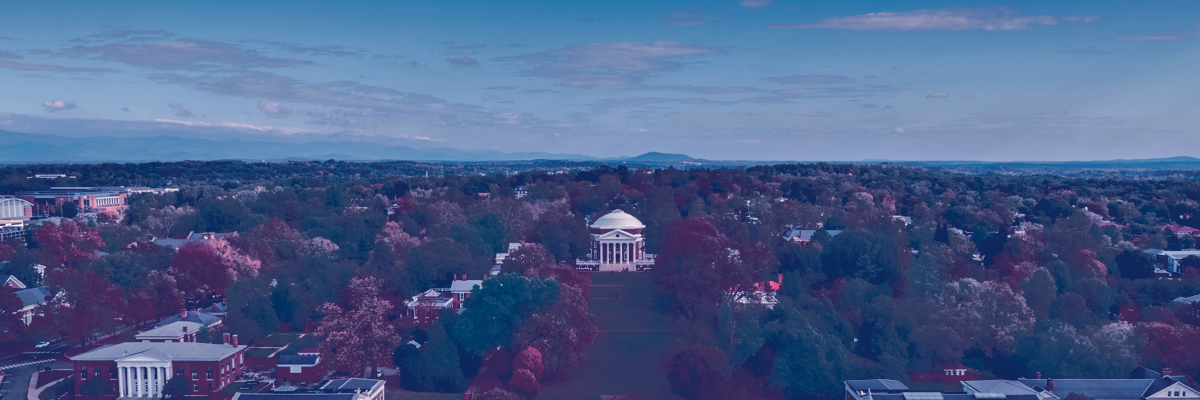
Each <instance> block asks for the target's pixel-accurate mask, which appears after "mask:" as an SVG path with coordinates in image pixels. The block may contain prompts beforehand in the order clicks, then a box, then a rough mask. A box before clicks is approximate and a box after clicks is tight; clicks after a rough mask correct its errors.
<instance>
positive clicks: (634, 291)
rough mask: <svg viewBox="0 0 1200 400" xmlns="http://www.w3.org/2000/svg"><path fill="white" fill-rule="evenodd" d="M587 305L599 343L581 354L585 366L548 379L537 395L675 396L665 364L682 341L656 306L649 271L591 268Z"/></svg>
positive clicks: (592, 397)
mask: <svg viewBox="0 0 1200 400" xmlns="http://www.w3.org/2000/svg"><path fill="white" fill-rule="evenodd" d="M616 295H620V298H617V296H616ZM589 309H590V310H591V312H592V314H595V315H596V328H597V329H599V331H600V333H599V335H597V337H596V342H595V343H593V344H592V345H591V347H589V348H588V349H587V350H586V351H585V352H584V353H583V365H581V366H579V367H577V368H573V369H571V370H568V371H565V372H566V373H565V376H560V377H555V376H550V377H547V378H548V379H547V380H546V381H545V382H543V383H542V394H541V396H539V398H540V399H552V400H553V399H576V400H580V399H586V400H599V399H600V396H605V395H634V396H636V397H637V398H641V399H674V398H677V397H675V396H674V395H673V394H671V385H670V383H668V382H667V371H666V368H664V367H663V365H664V364H665V362H666V360H667V359H669V358H670V357H671V356H672V355H674V354H675V353H676V351H677V350H678V348H679V347H680V344H678V340H677V339H676V337H675V334H674V333H672V332H671V331H670V330H669V329H668V324H667V319H666V318H667V317H665V316H663V315H661V314H659V313H658V312H657V311H656V310H655V307H654V300H653V294H652V292H651V288H650V274H649V273H644V272H617V273H612V272H593V273H592V301H591V305H590V307H589Z"/></svg>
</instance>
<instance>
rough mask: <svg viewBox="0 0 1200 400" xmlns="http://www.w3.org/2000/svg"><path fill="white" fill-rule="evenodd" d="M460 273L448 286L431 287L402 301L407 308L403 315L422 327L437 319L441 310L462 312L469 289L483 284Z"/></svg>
mask: <svg viewBox="0 0 1200 400" xmlns="http://www.w3.org/2000/svg"><path fill="white" fill-rule="evenodd" d="M466 278H467V276H466V275H462V279H461V280H460V279H459V277H458V276H455V279H454V281H453V282H450V287H448V288H433V289H429V290H426V291H424V292H421V293H420V294H417V295H416V296H413V297H412V298H411V299H409V300H405V301H404V306H405V308H407V309H408V312H407V314H405V317H406V318H408V319H409V321H412V322H414V323H416V324H417V326H419V327H421V328H422V329H424V328H425V327H428V326H429V324H431V323H433V320H435V319H437V317H438V312H439V311H441V310H454V311H456V312H458V313H462V310H463V303H465V302H466V301H467V298H469V297H471V290H472V289H474V288H476V287H479V286H480V285H482V284H483V281H482V280H468V279H466Z"/></svg>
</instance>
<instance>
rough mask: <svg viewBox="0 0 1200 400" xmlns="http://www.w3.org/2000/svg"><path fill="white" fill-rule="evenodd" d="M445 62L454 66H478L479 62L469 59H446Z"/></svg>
mask: <svg viewBox="0 0 1200 400" xmlns="http://www.w3.org/2000/svg"><path fill="white" fill-rule="evenodd" d="M446 62H448V63H451V64H454V65H478V64H479V60H476V59H474V58H471V57H459V58H447V59H446Z"/></svg>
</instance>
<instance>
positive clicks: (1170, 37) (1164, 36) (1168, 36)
mask: <svg viewBox="0 0 1200 400" xmlns="http://www.w3.org/2000/svg"><path fill="white" fill-rule="evenodd" d="M1197 36H1200V32H1184V33H1160V34H1157V35H1143V36H1123V37H1118V38H1115V39H1116V40H1120V41H1122V42H1157V41H1175V40H1185V39H1191V38H1194V37H1197Z"/></svg>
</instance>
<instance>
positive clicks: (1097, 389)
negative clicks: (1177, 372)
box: [1020, 377, 1186, 400]
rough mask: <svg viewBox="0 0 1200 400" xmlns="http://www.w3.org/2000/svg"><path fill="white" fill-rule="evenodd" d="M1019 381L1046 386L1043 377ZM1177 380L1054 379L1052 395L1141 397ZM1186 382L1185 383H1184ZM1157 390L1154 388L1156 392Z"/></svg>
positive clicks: (1111, 399)
mask: <svg viewBox="0 0 1200 400" xmlns="http://www.w3.org/2000/svg"><path fill="white" fill-rule="evenodd" d="M1020 381H1021V383H1024V384H1025V385H1027V386H1029V387H1033V386H1035V385H1036V386H1041V387H1047V384H1046V380H1045V379H1021V380H1020ZM1175 382H1178V381H1177V380H1175V379H1173V378H1171V377H1163V378H1160V379H1055V380H1054V390H1053V392H1054V395H1056V396H1058V397H1059V398H1066V397H1067V395H1068V394H1071V393H1079V394H1082V395H1084V396H1088V397H1094V398H1096V400H1121V399H1139V400H1140V399H1142V398H1143V396H1147V395H1150V394H1153V393H1147V392H1149V391H1150V389H1151V388H1153V387H1154V386H1161V387H1159V388H1158V390H1162V388H1165V387H1167V386H1170V385H1171V384H1174V383H1175ZM1185 384H1186V383H1185ZM1158 390H1154V392H1157V391H1158Z"/></svg>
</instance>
